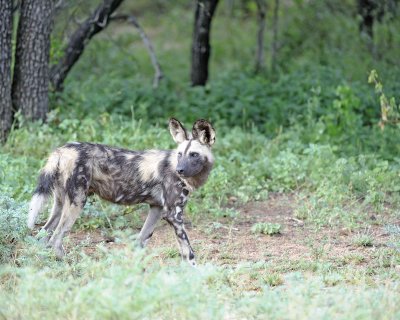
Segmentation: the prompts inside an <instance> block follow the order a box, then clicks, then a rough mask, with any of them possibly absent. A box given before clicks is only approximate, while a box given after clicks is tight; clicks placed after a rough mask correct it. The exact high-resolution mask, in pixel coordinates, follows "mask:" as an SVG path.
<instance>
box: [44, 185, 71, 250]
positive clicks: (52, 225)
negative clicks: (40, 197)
mask: <svg viewBox="0 0 400 320" xmlns="http://www.w3.org/2000/svg"><path fill="white" fill-rule="evenodd" d="M64 198H65V195H64V196H62V195H61V193H60V192H54V203H53V208H52V209H51V214H50V216H49V219H48V220H47V222H46V224H45V225H44V226H43V228H42V229H43V230H45V231H46V232H47V235H46V236H45V237H44V238H42V239H40V241H41V242H42V243H47V242H48V241H49V240H50V237H51V235H52V234H53V232H54V230H55V229H56V228H57V226H58V223H59V222H60V219H61V214H62V209H63V205H64Z"/></svg>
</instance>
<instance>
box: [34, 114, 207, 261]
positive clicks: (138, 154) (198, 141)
mask: <svg viewBox="0 0 400 320" xmlns="http://www.w3.org/2000/svg"><path fill="white" fill-rule="evenodd" d="M169 130H170V132H171V135H172V137H173V139H174V140H175V142H176V143H178V147H177V149H175V150H147V151H130V150H125V149H119V148H113V147H109V146H105V145H101V144H93V143H80V142H73V143H68V144H66V145H64V146H63V147H60V148H58V149H56V150H55V151H54V152H53V153H52V154H51V155H50V156H49V158H48V160H47V163H46V165H45V166H44V168H43V169H42V171H41V174H40V176H39V182H38V186H37V188H36V190H35V192H34V195H33V197H32V200H31V203H30V208H29V218H28V226H29V228H31V229H32V228H33V227H34V225H35V220H36V217H37V215H38V214H39V213H40V211H41V209H42V207H43V205H44V204H45V202H46V200H47V199H48V198H49V197H50V196H51V194H53V196H54V204H53V208H52V211H51V215H50V217H49V219H48V221H47V223H46V224H45V225H44V227H43V229H44V230H46V231H47V233H48V236H47V237H46V238H44V239H43V240H44V241H45V242H47V243H48V245H49V246H50V247H53V248H54V250H55V252H56V254H57V255H58V256H60V257H61V256H63V255H64V250H63V247H62V240H63V237H64V236H65V235H66V234H67V233H68V232H69V231H70V230H71V227H72V225H73V224H74V222H75V221H76V219H77V218H78V216H79V214H80V212H81V211H82V209H83V207H84V205H85V202H86V199H87V197H88V196H89V195H91V194H93V193H96V194H98V195H99V196H100V197H101V198H103V199H105V200H108V201H111V202H114V203H118V204H124V205H131V204H137V203H148V204H149V205H150V211H149V214H148V216H147V219H146V221H145V223H144V225H143V227H142V230H141V231H140V233H139V236H138V241H139V243H140V244H141V246H144V245H145V244H146V242H147V241H148V239H149V238H150V237H151V236H152V233H153V230H154V228H155V225H156V223H157V221H158V220H159V219H160V218H164V219H165V220H166V221H167V222H168V223H169V224H170V225H171V226H172V227H173V228H174V230H175V234H176V237H177V240H178V242H179V245H180V250H181V254H182V258H185V259H187V260H188V262H189V263H190V264H192V265H195V264H196V263H195V259H194V253H193V250H192V247H191V246H190V243H189V239H188V236H187V234H186V232H185V229H184V225H183V220H182V215H183V209H184V207H185V205H186V202H187V198H188V195H189V193H190V192H191V191H193V190H195V189H196V188H199V187H200V186H201V185H203V184H204V183H205V182H206V180H207V177H208V175H209V173H210V171H211V169H212V166H213V163H214V159H213V156H212V153H211V146H212V145H213V144H214V142H215V131H214V129H213V127H212V126H211V124H210V123H208V122H207V121H205V120H197V121H196V122H195V123H194V125H193V129H192V133H191V134H190V133H188V132H187V131H186V129H185V128H184V127H183V126H182V124H181V123H180V122H179V121H178V120H176V119H171V120H170V121H169Z"/></svg>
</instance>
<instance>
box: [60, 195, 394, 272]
mask: <svg viewBox="0 0 400 320" xmlns="http://www.w3.org/2000/svg"><path fill="white" fill-rule="evenodd" d="M295 206H296V199H295V196H294V195H292V194H278V193H276V194H271V195H270V197H269V199H268V200H267V201H264V202H253V203H248V204H246V205H244V206H243V207H241V208H239V209H238V210H239V212H240V215H239V216H238V217H236V218H234V219H228V218H223V219H219V220H218V221H213V220H207V221H201V222H200V223H199V224H196V225H192V224H191V223H190V222H189V221H187V222H188V223H186V230H187V233H188V236H189V239H190V241H191V244H192V246H193V248H194V250H195V252H196V255H197V260H198V261H199V262H200V263H204V262H213V263H215V264H220V265H224V264H237V263H239V262H246V261H247V262H256V261H281V262H282V261H291V262H295V261H314V260H316V259H319V258H323V259H325V260H329V261H336V262H337V261H341V260H343V258H344V257H346V256H349V257H351V256H352V255H354V254H356V255H357V256H358V257H359V259H358V260H359V261H358V263H359V264H365V263H368V261H369V260H370V258H371V257H372V255H373V253H374V251H375V250H376V249H377V248H378V247H380V246H385V245H386V243H387V242H388V237H389V235H388V234H387V233H386V232H385V231H384V229H383V227H382V226H378V225H374V226H371V229H370V230H369V234H371V235H372V237H373V239H374V241H373V246H371V247H359V246H356V245H355V244H354V241H353V239H354V236H355V234H354V233H351V232H349V231H347V230H344V229H338V228H321V229H318V230H317V229H315V228H312V227H308V226H307V224H305V223H304V222H303V221H301V220H299V219H297V218H296V217H294V215H293V211H294V208H295ZM144 219H145V217H143V221H144ZM257 222H270V223H279V224H280V225H281V226H282V229H281V233H280V234H277V235H273V236H268V235H262V234H253V233H252V232H251V227H252V226H253V224H255V223H257ZM70 239H71V242H72V243H75V244H77V243H80V245H83V247H84V250H85V252H86V253H88V254H91V253H92V252H93V251H94V250H95V247H96V245H97V244H99V243H103V244H105V245H106V246H107V247H111V248H113V247H120V246H121V244H116V243H114V242H113V239H112V238H107V237H105V236H104V235H102V233H101V231H100V230H95V231H90V232H85V231H79V232H75V233H71V235H70ZM148 248H149V250H150V251H154V252H158V253H159V256H160V258H166V257H168V252H171V249H172V251H173V250H174V249H176V248H178V245H177V243H176V240H175V235H174V232H173V229H172V228H171V227H170V226H169V225H167V224H166V223H165V222H164V221H162V222H160V224H159V226H157V227H156V229H155V231H154V234H153V237H152V238H151V239H150V241H149V243H148ZM67 249H68V248H67ZM163 252H164V254H163Z"/></svg>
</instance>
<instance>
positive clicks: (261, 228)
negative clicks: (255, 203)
mask: <svg viewBox="0 0 400 320" xmlns="http://www.w3.org/2000/svg"><path fill="white" fill-rule="evenodd" d="M281 228H282V226H281V225H280V224H279V223H268V222H258V223H255V224H254V225H253V226H252V227H251V232H253V233H259V234H267V235H269V236H272V235H274V234H279V233H281Z"/></svg>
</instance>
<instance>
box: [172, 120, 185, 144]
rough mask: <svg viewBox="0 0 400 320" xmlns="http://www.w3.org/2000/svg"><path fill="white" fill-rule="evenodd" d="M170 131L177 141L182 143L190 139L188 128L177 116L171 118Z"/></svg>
mask: <svg viewBox="0 0 400 320" xmlns="http://www.w3.org/2000/svg"><path fill="white" fill-rule="evenodd" d="M169 132H171V136H172V138H173V139H174V141H175V142H176V143H182V142H183V141H185V140H188V133H187V131H186V129H185V128H184V127H183V125H182V123H180V122H179V121H178V120H177V119H175V118H171V119H169Z"/></svg>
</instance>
